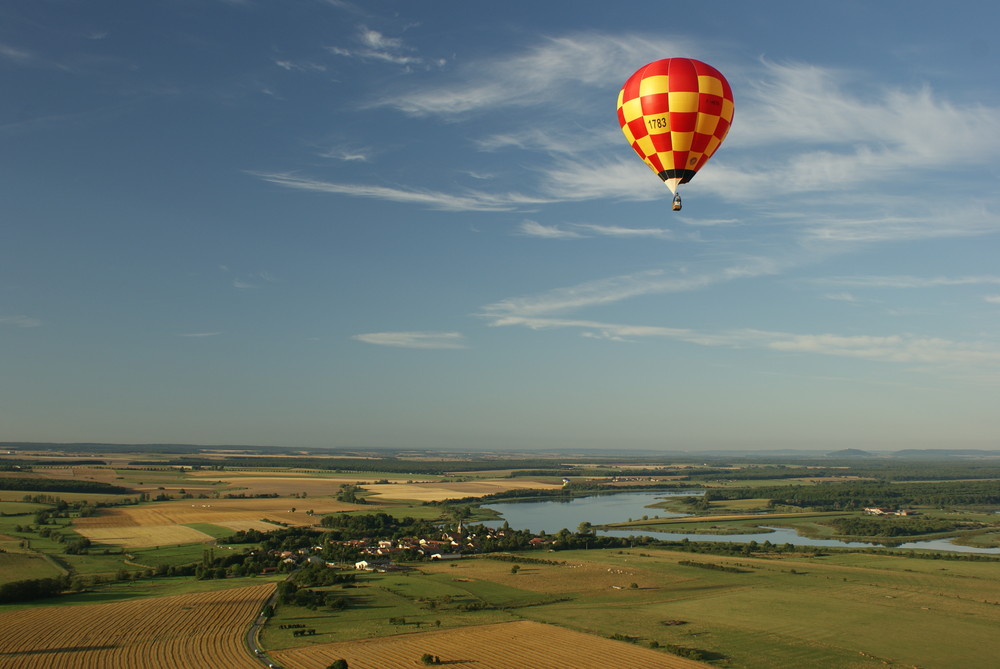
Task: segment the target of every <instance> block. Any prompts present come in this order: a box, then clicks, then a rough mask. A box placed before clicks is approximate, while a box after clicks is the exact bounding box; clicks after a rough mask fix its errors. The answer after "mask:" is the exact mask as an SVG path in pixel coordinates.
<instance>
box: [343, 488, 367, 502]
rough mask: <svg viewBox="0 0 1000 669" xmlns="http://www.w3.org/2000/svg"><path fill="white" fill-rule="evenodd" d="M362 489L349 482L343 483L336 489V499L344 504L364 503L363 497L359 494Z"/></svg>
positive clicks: (362, 491) (361, 492)
mask: <svg viewBox="0 0 1000 669" xmlns="http://www.w3.org/2000/svg"><path fill="white" fill-rule="evenodd" d="M364 492H365V491H364V489H363V488H361V487H359V486H356V485H353V484H351V483H344V484H343V485H341V486H340V490H338V491H337V501H338V502H344V503H345V504H365V499H364V497H362V496H361V495H362V494H363V493H364Z"/></svg>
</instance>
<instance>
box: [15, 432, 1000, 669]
mask: <svg viewBox="0 0 1000 669" xmlns="http://www.w3.org/2000/svg"><path fill="white" fill-rule="evenodd" d="M907 455H916V456H920V457H905V456H904V454H900V455H893V454H880V455H878V456H874V455H870V454H864V453H861V452H857V451H852V452H850V453H841V454H836V453H835V454H828V455H824V454H783V455H781V456H780V457H777V456H773V455H760V456H755V457H750V456H740V457H739V458H734V457H732V456H728V457H722V456H716V457H709V456H705V455H697V456H685V455H683V454H670V455H662V454H660V455H658V454H655V453H640V454H632V455H629V456H628V457H624V456H622V455H615V454H613V453H607V454H600V453H592V452H591V453H585V454H568V453H558V454H545V455H540V454H535V453H528V454H525V453H521V454H497V453H444V452H412V451H411V452H403V451H400V452H364V453H360V452H359V453H353V452H343V451H311V452H305V451H291V450H284V449H277V448H271V449H255V448H251V447H240V448H231V449H218V448H215V449H209V448H201V447H195V446H157V447H143V446H119V445H114V446H112V445H77V446H69V445H46V444H4V445H0V513H2V515H0V627H2V628H3V629H4V634H3V635H2V636H0V667H35V666H46V667H67V668H69V667H74V668H75V667H84V668H85V667H90V666H93V667H98V666H121V667H130V666H136V667H139V666H160V667H171V666H217V667H248V668H249V667H255V666H256V667H259V666H267V665H268V664H271V665H273V666H281V667H289V668H301V669H309V668H313V667H315V668H317V669H326V668H327V667H330V666H344V663H346V666H349V667H352V668H353V669H358V668H359V667H360V668H364V667H371V668H375V667H414V666H424V665H427V666H433V665H435V664H441V665H444V664H468V665H469V666H476V667H483V668H484V669H488V668H491V667H512V666H516V667H526V668H531V667H547V668H549V667H567V668H574V669H575V668H581V667H582V668H588V667H595V668H597V667H609V666H615V667H665V668H668V669H670V668H675V667H676V668H678V669H680V668H684V667H697V666H717V667H746V668H756V667H760V668H764V667H767V668H772V667H789V668H791V667H802V666H809V665H812V666H818V667H851V668H855V667H857V668H864V667H887V666H888V667H921V668H925V669H926V668H932V667H941V668H950V667H956V666H961V667H967V668H975V667H992V666H994V658H995V657H996V656H997V654H998V653H1000V640H998V637H997V635H996V630H997V629H1000V515H998V514H997V512H998V511H1000V485H998V483H1000V458H998V457H997V454H994V453H986V452H962V453H957V452H956V453H948V452H936V453H926V452H924V453H915V454H913V453H910V454H907ZM635 491H644V492H645V491H662V492H670V493H674V495H673V496H671V497H664V498H663V499H662V501H659V502H656V503H655V504H654V505H652V506H650V507H648V509H644V510H643V513H642V514H641V515H640V516H639V517H633V518H622V519H620V520H619V521H617V522H615V523H613V524H611V525H604V526H602V525H598V524H594V523H591V522H589V521H588V520H587V519H586V518H582V519H581V520H580V522H579V523H578V524H576V525H574V526H573V527H567V528H563V529H561V530H559V531H558V532H548V533H545V532H540V531H539V532H536V533H533V532H530V531H528V530H527V529H526V528H520V527H513V526H509V525H505V524H503V519H500V518H497V517H496V513H495V512H493V511H491V510H490V509H488V508H484V506H483V505H484V504H489V503H498V502H511V501H525V500H531V501H536V502H537V501H546V502H553V503H558V502H559V501H565V500H568V499H573V498H576V497H580V496H589V495H610V494H615V493H616V492H635ZM677 493H683V494H677ZM677 514H683V515H677ZM487 521H489V522H487ZM763 527H782V528H789V529H793V530H794V531H795V532H796V533H797V536H799V537H801V540H800V541H799V542H798V543H795V542H787V541H786V542H781V543H779V542H771V541H768V539H767V537H768V534H767V533H762V534H759V535H756V536H757V537H758V538H756V539H755V540H753V541H749V542H747V541H743V542H714V541H713V542H708V541H698V540H697V536H698V535H700V534H711V535H726V534H748V533H753V532H758V531H761V532H766V530H761V529H760V528H763ZM604 530H619V532H618V533H617V534H620V535H622V536H610V535H608V534H605V533H604ZM628 532H635V534H634V535H630V536H625V533H628ZM678 532H683V533H685V534H686V535H687V536H688V537H695V538H694V539H693V540H692V539H690V538H689V539H683V540H682V539H679V538H678V537H677V536H676V533H678ZM817 539H824V540H828V541H831V540H838V541H853V542H864V543H863V544H862V547H856V546H851V547H848V546H846V545H843V546H839V545H834V546H825V545H824V546H810V545H808V544H809V542H810V541H811V540H817ZM932 540H947V541H951V542H954V544H953V545H950V546H951V548H956V549H965V550H964V551H962V550H942V548H941V547H942V546H943V545H945V546H947V545H946V544H941V543H937V544H928V546H933V548H920V549H912V548H906V549H903V548H899V546H900V545H903V544H906V545H914V544H912V543H910V542H922V541H932ZM917 545H920V544H917ZM255 622H256V623H257V624H256V625H255V624H254V623H255ZM338 661H343V662H340V663H338Z"/></svg>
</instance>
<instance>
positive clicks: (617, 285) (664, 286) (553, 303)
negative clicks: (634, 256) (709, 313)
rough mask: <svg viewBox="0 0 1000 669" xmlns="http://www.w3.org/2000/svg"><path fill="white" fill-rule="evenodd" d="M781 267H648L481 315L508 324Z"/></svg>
mask: <svg viewBox="0 0 1000 669" xmlns="http://www.w3.org/2000/svg"><path fill="white" fill-rule="evenodd" d="M779 269H780V267H779V265H778V263H776V262H774V261H773V260H771V259H768V258H747V259H745V260H744V261H743V262H740V263H736V264H732V265H729V266H727V267H722V268H719V269H715V270H702V271H694V270H688V269H680V270H675V271H671V272H668V271H665V270H649V271H645V272H638V273H635V274H627V275H623V276H615V277H610V278H607V279H600V280H597V281H589V282H586V283H582V284H578V285H575V286H570V287H566V288H559V289H556V290H551V291H548V292H545V293H542V294H539V295H532V296H527V297H514V298H508V299H505V300H501V301H499V302H495V303H493V304H489V305H487V306H485V307H483V309H482V316H483V317H484V318H486V319H487V321H489V322H491V323H492V324H504V325H506V324H509V322H510V321H509V319H511V318H513V319H520V318H544V317H550V316H553V315H556V314H564V313H567V312H570V311H575V310H578V309H583V308H588V307H595V306H601V305H609V304H614V303H617V302H620V301H622V300H627V299H631V298H635V297H641V296H644V295H659V294H664V293H680V292H687V291H692V290H699V289H702V288H706V287H708V286H712V285H715V284H718V283H724V282H729V281H735V280H738V279H751V278H756V277H761V276H768V275H772V274H775V273H777V272H778V271H779ZM501 321H506V322H501Z"/></svg>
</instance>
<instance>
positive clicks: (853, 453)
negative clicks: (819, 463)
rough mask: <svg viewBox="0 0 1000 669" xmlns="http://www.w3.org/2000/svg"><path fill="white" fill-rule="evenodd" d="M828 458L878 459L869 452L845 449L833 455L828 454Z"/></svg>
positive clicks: (834, 452) (858, 449)
mask: <svg viewBox="0 0 1000 669" xmlns="http://www.w3.org/2000/svg"><path fill="white" fill-rule="evenodd" d="M826 457H828V458H874V457H876V456H875V454H874V453H869V452H868V451H862V450H861V449H860V448H845V449H843V450H840V451H833V452H832V453H827V454H826Z"/></svg>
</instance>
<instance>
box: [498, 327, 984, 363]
mask: <svg viewBox="0 0 1000 669" xmlns="http://www.w3.org/2000/svg"><path fill="white" fill-rule="evenodd" d="M491 325H493V326H495V327H501V326H521V327H526V328H530V329H533V330H544V329H556V328H572V329H579V330H582V333H581V335H582V336H585V337H589V338H598V339H608V340H612V341H623V342H630V341H635V340H636V339H642V338H660V339H673V340H678V341H683V342H687V343H690V344H697V345H700V346H716V347H725V348H732V349H747V348H757V349H767V350H771V351H778V352H785V353H811V354H818V355H828V356H838V357H848V358H863V359H866V360H873V361H879V362H889V363H909V364H919V365H935V366H969V365H972V366H975V365H980V364H989V365H991V366H992V365H1000V348H998V347H997V346H996V344H994V343H986V342H957V341H952V340H949V339H943V338H938V337H921V336H916V335H912V334H897V335H885V336H872V335H853V336H845V335H838V334H829V333H823V334H797V333H790V332H772V331H766V330H754V329H742V330H728V331H720V332H700V331H696V330H691V329H688V328H671V327H660V326H644V325H627V324H621V323H606V322H601V321H592V320H575V319H561V318H532V317H524V316H508V317H505V318H500V319H497V320H495V321H493V322H492V323H491Z"/></svg>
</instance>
